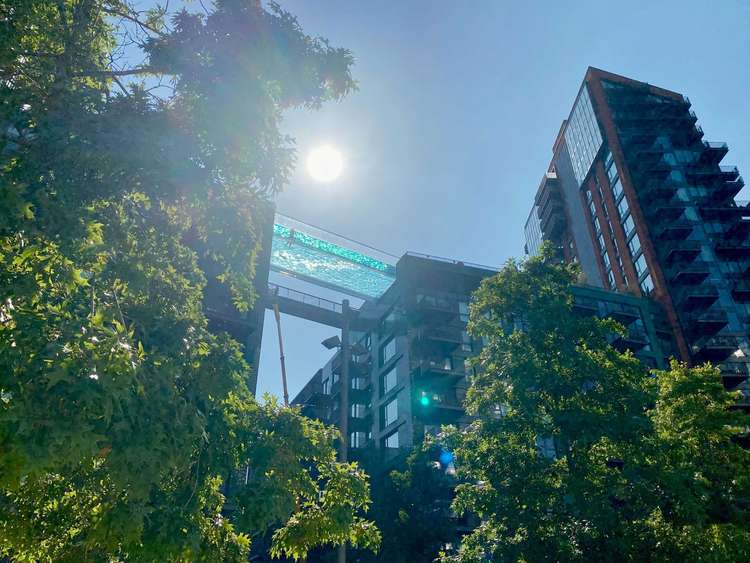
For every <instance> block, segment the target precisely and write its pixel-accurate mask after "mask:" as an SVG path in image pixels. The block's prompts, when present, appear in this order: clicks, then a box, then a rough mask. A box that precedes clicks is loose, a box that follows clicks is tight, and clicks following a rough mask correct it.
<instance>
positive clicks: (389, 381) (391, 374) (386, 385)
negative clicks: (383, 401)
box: [383, 366, 398, 395]
mask: <svg viewBox="0 0 750 563" xmlns="http://www.w3.org/2000/svg"><path fill="white" fill-rule="evenodd" d="M397 383H398V377H397V375H396V366H393V367H392V368H391V369H389V370H388V371H387V372H386V373H384V374H383V395H385V394H386V393H388V391H390V390H391V389H393V388H394V387H395V386H396V384H397Z"/></svg>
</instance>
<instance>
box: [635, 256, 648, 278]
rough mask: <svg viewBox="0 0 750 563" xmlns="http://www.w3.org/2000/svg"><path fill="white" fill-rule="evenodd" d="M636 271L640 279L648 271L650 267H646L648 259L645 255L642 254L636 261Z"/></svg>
mask: <svg viewBox="0 0 750 563" xmlns="http://www.w3.org/2000/svg"><path fill="white" fill-rule="evenodd" d="M635 271H636V273H637V274H638V277H641V275H642V274H643V273H644V272H646V271H648V267H647V266H646V257H645V256H644V255H643V254H641V255H640V256H639V257H638V259H637V260H636V261H635Z"/></svg>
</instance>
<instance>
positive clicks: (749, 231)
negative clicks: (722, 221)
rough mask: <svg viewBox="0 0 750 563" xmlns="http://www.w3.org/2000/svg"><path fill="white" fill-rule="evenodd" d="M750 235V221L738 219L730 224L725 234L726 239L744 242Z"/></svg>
mask: <svg viewBox="0 0 750 563" xmlns="http://www.w3.org/2000/svg"><path fill="white" fill-rule="evenodd" d="M748 235H750V219H744V218H743V219H740V220H739V221H736V222H734V223H733V224H732V226H731V227H729V229H728V230H727V232H726V238H727V239H738V240H745V239H746V238H747V236H748Z"/></svg>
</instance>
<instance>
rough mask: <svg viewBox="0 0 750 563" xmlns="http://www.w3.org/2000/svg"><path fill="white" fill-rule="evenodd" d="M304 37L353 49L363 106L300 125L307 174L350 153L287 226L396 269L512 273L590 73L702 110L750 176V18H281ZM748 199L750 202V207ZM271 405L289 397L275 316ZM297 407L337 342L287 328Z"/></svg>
mask: <svg viewBox="0 0 750 563" xmlns="http://www.w3.org/2000/svg"><path fill="white" fill-rule="evenodd" d="M281 4H282V6H283V7H284V8H285V9H287V10H289V11H290V12H292V13H293V14H295V15H296V16H297V17H298V19H299V22H300V24H301V25H302V27H303V29H305V31H306V32H307V33H308V34H310V35H316V36H322V37H326V38H328V39H329V40H330V41H331V44H332V45H334V46H342V47H346V48H348V49H350V50H351V51H352V52H353V54H354V57H355V59H356V64H355V67H354V69H353V71H354V75H355V78H356V79H357V80H358V81H359V91H358V92H356V93H354V94H352V95H350V96H349V97H348V98H346V99H345V100H344V101H342V102H340V103H330V104H328V105H326V106H325V107H324V108H323V109H322V110H320V111H317V112H294V113H292V114H289V115H288V116H287V119H286V121H285V123H284V125H283V128H284V132H285V133H289V134H291V135H292V136H293V137H295V138H296V141H297V149H298V151H299V157H300V162H301V163H303V162H304V158H305V156H306V154H307V153H308V152H309V151H310V150H312V149H313V148H315V147H317V146H319V145H321V144H326V143H327V144H331V145H334V146H336V147H337V148H338V149H339V150H340V151H341V152H342V153H343V155H344V159H345V165H344V172H343V174H342V175H341V177H340V179H339V180H337V181H335V182H333V183H331V184H325V185H323V184H318V183H315V182H313V181H312V180H311V179H310V177H309V175H308V174H307V173H306V171H305V170H304V167H303V166H300V167H299V168H298V171H297V173H296V174H295V176H294V178H293V179H292V181H291V183H290V185H289V186H288V187H287V188H286V189H285V191H284V192H283V193H282V194H281V195H280V196H279V197H278V200H277V206H278V210H279V211H280V212H282V213H285V214H287V215H290V216H292V217H295V218H298V219H300V220H303V221H305V222H307V223H310V224H313V225H316V226H319V227H322V228H325V229H328V230H331V231H334V232H337V233H341V234H344V235H346V236H348V237H350V238H353V239H355V240H359V241H364V242H366V243H368V244H370V245H372V246H375V247H377V248H380V249H383V250H384V251H387V252H389V253H392V254H395V255H401V254H403V252H405V251H407V250H413V251H419V252H424V253H428V254H433V255H437V256H446V257H451V258H456V259H460V260H464V261H471V262H478V263H482V264H488V265H499V264H501V263H503V262H504V261H505V260H507V259H508V258H510V257H513V256H521V254H522V252H523V241H522V229H523V223H524V221H525V219H526V217H527V215H528V212H529V209H530V207H531V202H532V199H533V197H534V194H535V192H536V189H537V187H538V185H539V182H540V179H541V177H542V174H543V173H544V172H545V170H546V168H547V165H548V164H549V160H550V158H551V156H552V144H553V142H554V139H555V136H556V134H557V132H558V129H559V127H560V124H561V122H562V120H563V119H564V118H565V117H567V115H568V113H569V111H570V108H571V106H572V103H573V101H574V98H575V95H576V93H577V91H578V88H579V87H580V84H581V81H582V79H583V76H584V74H585V72H586V69H587V67H588V66H595V67H599V68H603V69H605V70H609V71H612V72H616V73H618V74H623V75H625V76H628V77H631V78H635V79H637V80H642V81H645V82H649V83H651V84H654V85H657V86H661V87H664V88H668V89H671V90H676V91H678V92H681V93H683V94H686V95H687V96H689V98H690V100H691V102H692V103H693V108H694V110H695V111H696V113H697V114H698V118H699V123H700V124H701V126H702V127H703V130H704V131H705V133H706V137H705V138H706V139H708V140H715V141H726V142H727V143H729V146H730V152H729V155H728V156H727V157H726V158H725V160H724V163H726V164H729V163H731V164H737V165H739V167H740V170H750V135H748V130H749V129H748V125H750V96H749V95H748V91H750V73H748V72H747V68H748V63H749V62H750V34H748V32H747V30H748V29H750V2H739V1H732V0H714V1H710V2H708V1H706V2H697V1H688V0H681V1H660V2H654V1H653V0H650V1H633V0H631V1H628V2H606V1H603V0H597V1H595V2H589V1H576V2H560V1H545V2H541V1H538V2H535V1H531V0H528V1H526V2H518V1H512V2H511V1H505V0H496V1H488V0H486V1H481V2H480V1H473V2H456V1H448V0H441V1H437V0H432V1H416V0H412V1H408V2H395V1H369V2H353V1H351V0H348V1H343V0H342V1H338V0H316V1H314V2H311V1H309V0H297V1H292V0H290V1H287V2H281ZM747 174H750V172H747ZM747 198H750V196H747V197H746V199H747ZM266 321H267V322H266V326H265V330H264V336H265V338H264V341H263V348H262V352H261V361H260V366H259V370H258V376H259V377H258V393H259V395H260V394H262V393H264V392H270V393H273V394H276V395H280V394H281V392H280V389H281V379H280V375H279V373H280V369H279V358H278V356H279V352H278V343H277V340H276V329H275V325H274V321H273V316H272V315H267V317H266ZM282 331H283V335H284V347H285V352H286V360H287V370H288V373H289V389H290V395H291V396H292V397H293V396H294V395H295V394H296V392H297V391H299V389H301V387H302V386H303V385H304V383H305V382H306V381H307V380H308V379H309V378H310V377H311V376H312V375H313V374H314V373H315V371H316V370H317V369H318V368H319V367H321V366H322V365H323V363H325V361H326V360H327V359H328V358H329V357H330V355H331V352H328V351H326V350H325V349H324V348H323V347H322V346H321V345H320V341H321V340H322V339H323V338H326V337H327V336H331V335H332V334H335V333H336V330H335V329H331V328H328V327H321V326H318V325H313V324H311V323H309V322H306V321H301V320H299V319H294V318H292V317H288V316H283V317H282Z"/></svg>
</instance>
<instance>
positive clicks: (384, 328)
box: [380, 309, 396, 334]
mask: <svg viewBox="0 0 750 563" xmlns="http://www.w3.org/2000/svg"><path fill="white" fill-rule="evenodd" d="M395 324H396V311H395V310H394V309H391V310H390V312H389V313H388V314H387V315H386V317H385V318H384V319H383V320H382V321H381V322H380V334H387V333H388V332H391V331H392V330H393V327H394V325H395Z"/></svg>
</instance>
